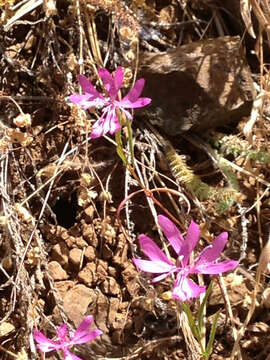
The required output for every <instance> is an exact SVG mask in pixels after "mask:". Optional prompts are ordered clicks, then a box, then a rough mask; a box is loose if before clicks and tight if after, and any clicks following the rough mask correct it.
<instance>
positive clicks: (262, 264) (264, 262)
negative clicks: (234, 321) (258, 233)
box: [231, 235, 270, 360]
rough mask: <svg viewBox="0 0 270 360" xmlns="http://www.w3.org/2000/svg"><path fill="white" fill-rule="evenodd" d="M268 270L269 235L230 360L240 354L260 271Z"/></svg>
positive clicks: (258, 283) (269, 266) (254, 301)
mask: <svg viewBox="0 0 270 360" xmlns="http://www.w3.org/2000/svg"><path fill="white" fill-rule="evenodd" d="M269 270H270V235H269V238H268V242H267V244H266V245H265V247H264V248H263V249H262V252H261V255H260V258H259V264H258V268H257V272H256V279H255V286H254V290H253V294H252V299H251V306H250V309H249V312H248V314H247V317H246V320H245V321H244V323H243V325H242V327H241V329H240V330H239V332H238V336H237V339H236V341H235V343H234V346H233V350H232V354H231V360H233V359H234V358H235V357H236V355H238V356H239V355H240V356H241V353H240V348H239V343H240V340H241V339H242V337H243V336H244V334H245V331H246V328H247V326H248V324H249V321H250V319H251V318H252V315H253V313H254V310H255V307H256V297H257V293H258V290H259V287H260V282H261V275H262V273H265V272H269Z"/></svg>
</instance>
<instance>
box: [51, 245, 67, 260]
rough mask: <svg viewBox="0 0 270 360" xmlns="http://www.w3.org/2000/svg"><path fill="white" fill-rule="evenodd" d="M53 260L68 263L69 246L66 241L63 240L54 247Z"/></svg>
mask: <svg viewBox="0 0 270 360" xmlns="http://www.w3.org/2000/svg"><path fill="white" fill-rule="evenodd" d="M52 260H55V261H57V262H59V263H60V264H61V265H67V264H68V247H67V245H66V243H65V242H63V241H61V242H59V243H58V244H56V245H54V247H53V248H52Z"/></svg>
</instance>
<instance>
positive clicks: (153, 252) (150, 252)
mask: <svg viewBox="0 0 270 360" xmlns="http://www.w3.org/2000/svg"><path fill="white" fill-rule="evenodd" d="M139 243H140V246H141V249H142V251H143V252H144V253H145V254H146V255H147V256H148V257H149V259H150V260H159V261H162V262H165V263H167V264H169V265H173V266H174V264H173V263H172V262H171V261H170V260H169V259H168V258H167V256H166V255H165V254H164V252H163V251H161V250H160V248H159V247H158V246H157V245H156V244H155V243H154V241H153V240H152V239H150V238H149V237H148V236H146V235H140V236H139Z"/></svg>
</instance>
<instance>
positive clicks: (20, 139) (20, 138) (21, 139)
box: [7, 129, 33, 146]
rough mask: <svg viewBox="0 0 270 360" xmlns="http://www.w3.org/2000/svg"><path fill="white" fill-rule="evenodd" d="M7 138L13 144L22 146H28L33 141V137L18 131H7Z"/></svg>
mask: <svg viewBox="0 0 270 360" xmlns="http://www.w3.org/2000/svg"><path fill="white" fill-rule="evenodd" d="M7 136H8V139H9V140H10V141H11V142H12V143H19V144H20V145H22V146H27V145H29V144H30V143H31V142H32V141H33V138H32V136H30V135H29V134H27V133H24V132H21V131H20V130H16V129H7Z"/></svg>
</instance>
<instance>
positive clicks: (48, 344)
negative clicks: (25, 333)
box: [33, 329, 61, 353]
mask: <svg viewBox="0 0 270 360" xmlns="http://www.w3.org/2000/svg"><path fill="white" fill-rule="evenodd" d="M33 335H34V338H35V341H36V343H37V347H38V349H39V350H41V351H43V352H45V353H46V352H49V351H53V350H57V349H59V348H61V345H59V343H57V342H55V341H53V340H51V339H48V338H47V337H46V336H45V335H44V334H42V332H40V331H38V330H37V329H34V330H33Z"/></svg>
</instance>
